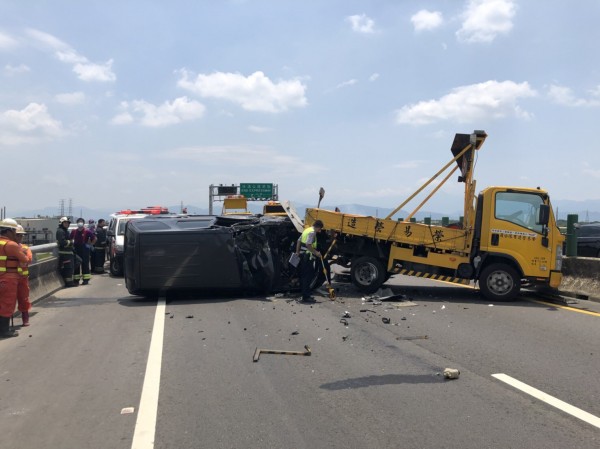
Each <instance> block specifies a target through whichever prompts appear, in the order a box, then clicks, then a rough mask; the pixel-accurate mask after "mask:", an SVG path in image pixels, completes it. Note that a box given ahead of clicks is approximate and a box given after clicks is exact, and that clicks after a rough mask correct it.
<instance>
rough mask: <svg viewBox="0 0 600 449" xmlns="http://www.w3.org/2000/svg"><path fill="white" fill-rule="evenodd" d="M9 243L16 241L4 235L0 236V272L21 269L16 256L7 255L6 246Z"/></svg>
mask: <svg viewBox="0 0 600 449" xmlns="http://www.w3.org/2000/svg"><path fill="white" fill-rule="evenodd" d="M9 243H14V242H13V241H12V240H8V239H6V238H4V237H0V274H1V273H6V272H17V271H18V269H19V261H18V260H17V259H15V258H14V257H10V256H7V255H6V248H5V247H6V245H7V244H9ZM15 244H16V243H15Z"/></svg>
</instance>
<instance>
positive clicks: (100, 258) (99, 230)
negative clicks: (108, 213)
mask: <svg viewBox="0 0 600 449" xmlns="http://www.w3.org/2000/svg"><path fill="white" fill-rule="evenodd" d="M106 239H107V235H106V220H105V219H104V218H101V219H100V220H98V226H96V243H94V250H95V251H94V253H93V254H94V257H93V260H94V264H93V265H94V269H93V271H92V274H102V273H104V262H105V260H106Z"/></svg>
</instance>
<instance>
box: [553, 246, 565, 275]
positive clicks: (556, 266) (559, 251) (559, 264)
mask: <svg viewBox="0 0 600 449" xmlns="http://www.w3.org/2000/svg"><path fill="white" fill-rule="evenodd" d="M562 251H563V249H562V245H557V246H556V263H555V264H554V269H555V270H558V271H561V270H562V258H563V252H562Z"/></svg>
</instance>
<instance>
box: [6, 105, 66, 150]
mask: <svg viewBox="0 0 600 449" xmlns="http://www.w3.org/2000/svg"><path fill="white" fill-rule="evenodd" d="M0 131H1V132H0V135H1V136H2V137H0V143H3V144H6V145H18V144H21V143H36V142H39V141H41V140H48V139H53V138H56V137H59V136H61V135H62V134H63V133H64V130H63V127H62V124H61V122H60V121H58V120H56V119H54V118H53V117H52V116H51V115H50V114H49V113H48V108H47V107H46V105H45V104H39V103H29V104H28V105H27V106H26V107H25V108H23V109H21V110H15V109H9V110H7V111H4V112H3V113H2V114H1V115H0Z"/></svg>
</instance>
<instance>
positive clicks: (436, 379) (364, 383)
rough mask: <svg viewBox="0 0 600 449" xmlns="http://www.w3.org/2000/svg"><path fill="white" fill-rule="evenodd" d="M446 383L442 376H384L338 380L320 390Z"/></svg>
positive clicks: (322, 386) (324, 385)
mask: <svg viewBox="0 0 600 449" xmlns="http://www.w3.org/2000/svg"><path fill="white" fill-rule="evenodd" d="M441 382H444V378H443V377H441V376H435V375H432V374H384V375H381V376H365V377H355V378H353V379H344V380H338V381H336V382H330V383H328V384H323V385H321V386H320V387H319V388H322V389H323V390H331V391H336V390H350V389H355V388H366V387H373V386H380V385H397V384H436V383H441Z"/></svg>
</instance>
